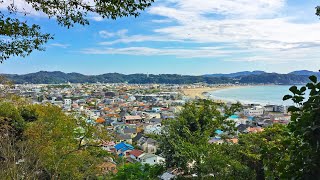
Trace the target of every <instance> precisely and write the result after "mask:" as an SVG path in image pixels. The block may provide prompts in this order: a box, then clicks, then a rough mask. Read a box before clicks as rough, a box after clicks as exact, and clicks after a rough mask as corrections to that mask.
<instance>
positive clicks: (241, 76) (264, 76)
mask: <svg viewBox="0 0 320 180" xmlns="http://www.w3.org/2000/svg"><path fill="white" fill-rule="evenodd" d="M3 75H4V76H5V77H7V78H8V79H10V80H12V81H13V82H14V83H17V84H22V83H33V84H60V83H67V82H71V83H96V82H101V83H125V82H127V83H139V84H140V83H141V84H146V83H159V84H191V83H208V84H225V83H249V84H290V85H291V84H302V83H306V82H308V77H309V76H310V75H316V76H317V77H319V78H320V73H319V72H312V71H307V70H300V71H294V72H290V73H288V74H278V73H267V72H264V71H252V72H251V71H243V72H237V73H230V74H206V75H202V76H191V75H178V74H159V75H154V74H150V75H148V74H129V75H125V74H119V73H106V74H101V75H83V74H80V73H64V72H60V71H54V72H48V71H39V72H36V73H29V74H23V75H17V74H3Z"/></svg>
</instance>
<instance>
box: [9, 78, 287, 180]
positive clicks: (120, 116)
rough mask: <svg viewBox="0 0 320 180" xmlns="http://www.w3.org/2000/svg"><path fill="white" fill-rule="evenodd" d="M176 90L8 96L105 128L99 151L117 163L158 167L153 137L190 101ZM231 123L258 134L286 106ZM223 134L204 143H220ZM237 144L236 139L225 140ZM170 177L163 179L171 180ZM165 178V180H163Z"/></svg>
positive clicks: (115, 88) (35, 91) (55, 88)
mask: <svg viewBox="0 0 320 180" xmlns="http://www.w3.org/2000/svg"><path fill="white" fill-rule="evenodd" d="M180 88H181V86H179V85H154V84H150V85H148V84H147V85H139V84H133V85H128V84H66V85H31V84H25V85H16V86H15V88H12V89H9V91H8V92H9V93H12V94H18V95H20V96H25V97H28V98H29V99H31V100H32V101H33V103H39V104H40V103H42V104H43V103H50V104H54V105H56V106H59V107H61V108H62V109H63V110H64V111H65V112H66V113H69V114H73V115H74V114H76V115H81V116H84V117H86V118H87V122H88V123H92V124H95V125H97V126H101V127H104V128H106V129H107V130H108V131H109V132H110V133H111V134H112V135H113V136H112V137H113V138H112V139H111V140H110V141H108V142H103V144H102V148H103V149H104V150H106V151H108V152H110V153H112V154H113V155H114V156H115V157H119V158H121V159H122V160H123V163H134V162H140V163H142V164H145V163H148V164H151V165H154V164H163V163H164V162H165V161H166V159H164V158H163V157H161V154H159V153H158V152H159V142H157V140H156V139H155V138H152V137H153V136H154V135H159V134H160V133H161V131H162V128H163V124H164V122H165V121H169V120H172V119H174V118H175V116H176V115H177V113H179V112H180V110H181V108H182V106H183V105H184V104H185V103H186V102H188V101H190V100H191V99H190V98H188V97H186V96H184V95H183V94H182V93H181V92H180V91H179V89H180ZM228 119H229V120H232V121H235V124H236V127H237V134H238V133H255V132H261V131H263V129H264V128H265V127H267V126H270V125H272V124H274V123H282V124H287V123H289V121H290V115H288V114H287V107H285V106H278V105H265V106H262V105H259V104H247V105H243V110H242V111H241V112H238V113H236V114H235V115H233V116H231V117H229V118H228ZM223 134H224V132H223V131H220V130H217V131H216V136H215V137H212V138H211V139H210V140H209V142H208V143H223V142H224V140H223V139H222V138H221V137H222V135H223ZM227 140H228V141H229V142H232V143H237V142H238V140H237V136H235V137H232V138H230V139H227ZM99 168H101V169H102V170H103V171H104V172H112V173H116V172H117V164H116V163H115V162H114V160H113V159H107V160H106V161H105V163H103V164H102V165H101V166H99ZM172 176H173V175H172V173H171V174H170V173H169V174H168V173H167V174H166V175H165V177H172ZM163 179H166V178H163ZM169 179H170V178H169Z"/></svg>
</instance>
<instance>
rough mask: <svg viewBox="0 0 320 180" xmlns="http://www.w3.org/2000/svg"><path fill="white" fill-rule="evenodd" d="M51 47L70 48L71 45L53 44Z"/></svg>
mask: <svg viewBox="0 0 320 180" xmlns="http://www.w3.org/2000/svg"><path fill="white" fill-rule="evenodd" d="M50 46H53V47H59V48H67V47H70V44H61V43H52V44H50Z"/></svg>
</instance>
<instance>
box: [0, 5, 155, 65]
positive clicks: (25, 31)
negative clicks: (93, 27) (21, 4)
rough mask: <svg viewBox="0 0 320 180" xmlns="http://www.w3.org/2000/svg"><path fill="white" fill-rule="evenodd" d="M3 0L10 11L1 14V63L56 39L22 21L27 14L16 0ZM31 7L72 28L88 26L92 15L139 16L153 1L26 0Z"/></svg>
mask: <svg viewBox="0 0 320 180" xmlns="http://www.w3.org/2000/svg"><path fill="white" fill-rule="evenodd" d="M7 1H9V0H0V4H1V3H7V4H8V8H7V9H8V11H4V12H1V11H0V36H3V37H5V38H2V39H0V52H1V53H0V63H2V62H3V61H4V60H7V59H8V58H10V57H11V56H22V57H25V56H27V55H29V54H30V53H31V52H32V51H34V50H40V51H42V50H44V47H43V45H44V44H46V43H47V42H48V41H49V40H50V39H53V36H52V35H51V34H48V33H43V32H42V31H41V27H40V26H39V25H36V24H32V25H30V24H28V22H27V21H22V20H20V16H19V15H21V14H23V15H27V12H25V11H24V10H22V12H21V10H20V9H18V8H17V5H16V4H15V2H14V0H12V1H11V3H8V2H7ZM24 1H25V2H26V3H27V4H29V5H31V6H32V8H33V9H34V11H38V12H41V13H43V14H45V15H47V16H48V17H49V18H55V19H56V21H57V22H58V24H59V25H61V26H64V27H67V28H70V27H73V26H74V25H75V24H80V25H88V24H89V20H88V16H89V15H92V14H94V15H99V16H100V17H102V18H108V19H117V18H119V17H123V16H135V17H137V16H138V15H139V14H140V10H144V9H145V8H147V7H148V6H150V5H151V3H152V2H153V1H154V0H121V1H118V0H92V1H85V0H24Z"/></svg>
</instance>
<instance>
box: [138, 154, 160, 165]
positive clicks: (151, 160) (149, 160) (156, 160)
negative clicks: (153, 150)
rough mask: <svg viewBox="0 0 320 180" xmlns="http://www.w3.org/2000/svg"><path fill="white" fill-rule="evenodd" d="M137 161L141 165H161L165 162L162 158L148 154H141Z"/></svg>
mask: <svg viewBox="0 0 320 180" xmlns="http://www.w3.org/2000/svg"><path fill="white" fill-rule="evenodd" d="M139 159H140V162H141V163H142V164H150V165H156V164H163V163H164V162H165V159H164V158H163V157H160V156H157V155H155V154H148V153H145V154H143V155H142V156H141V157H139Z"/></svg>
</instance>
